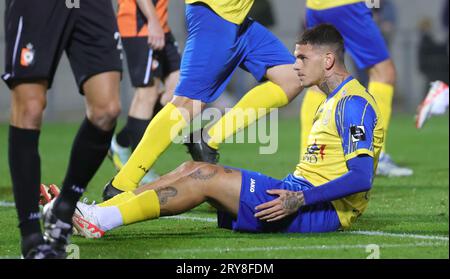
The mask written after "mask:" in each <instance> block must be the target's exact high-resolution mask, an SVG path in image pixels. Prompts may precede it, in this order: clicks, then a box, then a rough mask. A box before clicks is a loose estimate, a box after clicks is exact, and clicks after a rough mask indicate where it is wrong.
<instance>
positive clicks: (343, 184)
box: [303, 155, 374, 205]
mask: <svg viewBox="0 0 450 279" xmlns="http://www.w3.org/2000/svg"><path fill="white" fill-rule="evenodd" d="M373 165H374V162H373V158H372V157H370V156H367V155H360V156H358V157H356V158H353V159H351V160H348V161H347V167H348V170H349V171H348V172H347V173H346V174H344V175H343V176H341V177H339V178H337V179H334V180H332V181H330V182H328V183H325V184H323V185H321V186H319V187H314V188H311V189H310V190H306V191H304V192H303V195H304V197H305V205H313V204H317V203H321V202H331V201H334V200H338V199H341V198H344V197H347V196H351V195H353V194H356V193H360V192H367V191H369V190H370V189H371V188H372V182H373V168H374V167H373Z"/></svg>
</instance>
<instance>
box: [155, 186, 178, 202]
mask: <svg viewBox="0 0 450 279" xmlns="http://www.w3.org/2000/svg"><path fill="white" fill-rule="evenodd" d="M156 194H157V195H158V198H159V203H160V205H165V204H166V203H167V202H168V201H169V198H173V197H176V196H177V194H178V191H177V189H175V188H174V187H172V186H168V187H164V188H160V189H156Z"/></svg>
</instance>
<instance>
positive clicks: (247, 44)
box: [103, 0, 302, 200]
mask: <svg viewBox="0 0 450 279" xmlns="http://www.w3.org/2000/svg"><path fill="white" fill-rule="evenodd" d="M253 2H254V0H186V4H187V5H186V21H187V27H188V38H187V42H186V47H185V50H184V54H183V59H182V62H181V71H180V82H179V84H178V86H177V88H176V90H175V97H174V98H173V99H172V101H171V102H169V103H168V104H167V105H166V106H165V107H164V108H163V109H162V110H161V111H160V112H159V113H158V114H157V115H156V116H155V117H154V118H153V119H152V121H151V122H150V124H149V126H148V128H147V130H146V132H145V134H144V136H143V137H142V140H141V142H140V143H139V145H138V146H137V148H136V149H135V151H134V152H133V154H132V155H131V157H130V159H129V160H128V162H127V163H126V164H125V166H124V167H123V168H122V169H121V170H120V171H119V173H118V174H117V175H116V176H115V177H114V178H113V180H112V181H111V182H110V183H108V184H107V185H106V186H105V190H104V192H103V198H104V199H105V200H107V199H109V198H111V197H113V196H115V195H117V194H119V193H121V192H123V191H132V190H134V189H136V188H137V186H138V184H139V182H140V181H141V179H142V177H144V175H145V174H146V173H147V172H148V171H149V169H150V168H151V167H152V165H153V164H154V163H155V161H156V160H157V159H158V157H159V156H160V155H161V153H162V152H164V151H165V150H166V149H167V147H168V146H169V145H170V143H171V142H172V140H173V139H174V138H175V137H176V136H177V135H178V133H179V132H180V131H181V130H182V129H183V128H184V127H185V126H186V125H187V123H188V122H190V121H191V120H192V119H193V117H195V116H196V115H198V114H199V113H200V112H201V110H202V109H203V108H204V107H205V105H206V104H208V103H211V102H213V101H215V100H216V99H217V98H218V97H219V96H220V95H221V94H222V92H223V91H224V90H225V87H226V85H227V84H228V82H229V81H230V77H231V76H232V74H233V73H234V72H235V70H236V69H237V68H238V67H242V68H243V69H245V70H247V71H249V72H250V73H252V74H253V76H254V77H255V78H256V80H258V81H265V80H267V79H268V80H270V82H265V83H263V84H261V85H259V86H257V87H255V88H254V89H252V90H251V91H250V92H249V93H247V94H246V95H245V96H244V97H243V98H242V99H241V101H239V103H238V104H237V105H236V106H235V107H234V108H233V109H234V110H253V111H255V110H258V108H266V109H267V111H269V109H271V108H278V107H282V106H285V105H286V104H288V103H289V101H291V100H292V99H293V98H295V97H296V96H297V95H298V94H299V93H300V92H301V90H302V88H301V86H299V85H298V82H296V79H297V76H296V73H295V72H294V70H293V69H292V64H293V63H294V61H295V59H294V57H293V56H292V54H291V53H290V52H289V50H288V49H287V48H286V47H285V46H284V45H283V43H281V41H280V40H279V39H277V38H276V37H275V36H274V35H273V34H272V33H271V32H270V31H269V30H267V29H266V28H264V27H263V26H262V25H260V24H259V23H257V22H255V21H253V20H252V19H250V18H249V17H247V14H248V12H249V10H250V9H251V7H252V5H253ZM228 115H229V116H230V117H231V118H233V117H234V116H233V111H231V113H229V114H228ZM257 117H259V116H257ZM253 121H254V120H253V119H250V120H249V122H250V123H251V122H253ZM245 125H246V124H245V123H243V125H242V126H245ZM242 126H238V125H236V127H233V128H234V129H233V131H232V133H235V132H236V131H237V130H238V129H240V128H241V127H242ZM208 135H209V137H210V138H211V141H212V142H216V141H221V140H222V137H223V136H224V135H223V133H222V130H221V128H220V127H219V128H218V129H212V130H210V131H209V132H208Z"/></svg>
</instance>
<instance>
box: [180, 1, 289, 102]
mask: <svg viewBox="0 0 450 279" xmlns="http://www.w3.org/2000/svg"><path fill="white" fill-rule="evenodd" d="M186 21H187V28H188V38H187V41H186V47H185V50H184V53H183V58H182V61H181V68H180V81H179V83H178V86H177V88H176V89H175V95H177V96H183V97H187V98H190V99H194V100H201V101H202V102H205V103H211V102H213V101H215V100H216V99H217V98H218V97H219V96H220V95H221V94H222V92H223V91H224V90H225V88H226V86H227V84H228V83H229V81H230V78H231V76H232V74H233V73H234V72H235V71H236V69H237V68H238V67H241V68H243V69H244V70H246V71H248V72H250V73H251V74H252V75H253V76H254V77H255V78H256V79H257V80H258V81H262V80H263V79H264V76H265V74H266V71H267V69H268V68H271V67H274V66H278V65H286V64H294V62H295V58H294V56H293V55H292V54H291V53H290V52H289V50H288V49H287V48H286V47H285V46H284V45H283V43H282V42H281V41H280V40H278V39H277V38H276V37H275V36H274V35H273V34H272V33H271V32H270V31H269V30H267V29H266V28H265V27H263V26H262V25H261V24H259V23H257V22H255V21H253V20H251V19H250V18H248V19H247V20H245V21H244V23H242V24H241V25H237V24H234V23H231V22H229V21H227V20H225V19H223V18H221V17H220V16H218V15H217V14H216V13H214V12H213V11H212V10H211V9H210V8H209V7H207V6H205V5H201V4H191V5H186Z"/></svg>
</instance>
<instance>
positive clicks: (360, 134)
mask: <svg viewBox="0 0 450 279" xmlns="http://www.w3.org/2000/svg"><path fill="white" fill-rule="evenodd" d="M350 135H351V136H352V142H359V141H365V140H366V129H365V128H364V126H351V127H350Z"/></svg>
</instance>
